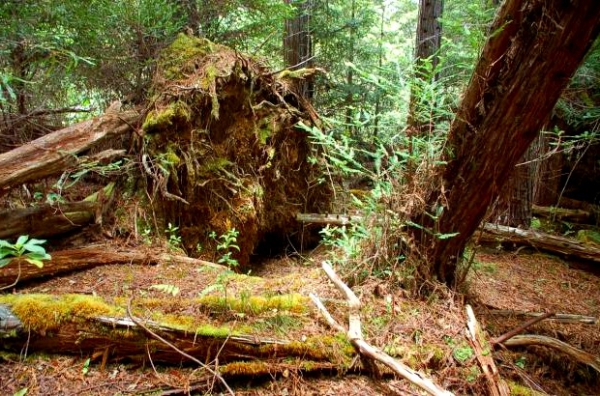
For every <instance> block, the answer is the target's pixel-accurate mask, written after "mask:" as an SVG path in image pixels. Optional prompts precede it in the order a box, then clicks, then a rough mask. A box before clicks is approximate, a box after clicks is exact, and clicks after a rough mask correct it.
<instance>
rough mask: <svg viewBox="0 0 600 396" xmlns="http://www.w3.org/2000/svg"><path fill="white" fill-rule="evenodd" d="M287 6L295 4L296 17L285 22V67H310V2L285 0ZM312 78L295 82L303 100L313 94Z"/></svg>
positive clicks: (311, 64) (309, 0)
mask: <svg viewBox="0 0 600 396" xmlns="http://www.w3.org/2000/svg"><path fill="white" fill-rule="evenodd" d="M285 2H286V3H287V4H290V3H292V4H296V6H297V9H296V16H295V17H294V18H292V19H288V20H286V21H285V37H284V39H283V51H284V55H283V58H284V62H285V65H286V66H288V67H289V68H290V69H301V68H307V67H312V66H313V63H314V62H312V56H313V48H312V38H311V35H310V16H311V12H312V10H311V7H312V1H311V0H303V1H293V0H285ZM312 78H313V77H309V78H308V79H305V80H302V81H300V80H299V81H298V82H297V85H298V86H297V87H296V88H297V90H298V93H299V94H300V95H302V96H303V97H305V98H311V97H312V93H313V90H314V89H313V85H314V82H313V80H312Z"/></svg>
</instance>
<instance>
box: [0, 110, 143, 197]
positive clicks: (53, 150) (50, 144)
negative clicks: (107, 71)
mask: <svg viewBox="0 0 600 396" xmlns="http://www.w3.org/2000/svg"><path fill="white" fill-rule="evenodd" d="M139 117H140V115H139V113H137V112H136V111H125V112H122V113H107V114H104V115H102V116H100V117H97V118H94V119H91V120H88V121H83V122H80V123H78V124H75V125H71V126H69V127H67V128H64V129H61V130H59V131H56V132H52V133H50V134H48V135H45V136H42V137H41V138H39V139H36V140H34V141H32V142H29V143H27V144H24V145H22V146H20V147H18V148H16V149H14V150H11V151H8V152H6V153H3V154H0V192H1V191H2V190H3V189H8V188H10V187H13V186H16V185H19V184H22V183H27V182H30V181H35V180H39V179H42V178H44V177H48V176H51V175H53V174H56V173H60V172H62V171H63V170H64V169H65V168H67V167H70V166H74V165H76V164H77V163H78V158H77V154H79V153H81V152H83V151H85V150H88V149H90V148H92V147H95V146H96V145H98V144H99V143H101V142H102V141H104V140H106V139H107V138H110V137H115V136H118V135H120V134H123V133H125V132H128V131H130V130H131V129H132V125H133V124H135V123H136V122H137V120H138V119H139Z"/></svg>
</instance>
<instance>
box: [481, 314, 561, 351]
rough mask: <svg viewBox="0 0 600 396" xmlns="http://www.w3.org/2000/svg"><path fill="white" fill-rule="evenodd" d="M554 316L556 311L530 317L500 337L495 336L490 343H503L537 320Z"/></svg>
mask: <svg viewBox="0 0 600 396" xmlns="http://www.w3.org/2000/svg"><path fill="white" fill-rule="evenodd" d="M552 316H554V313H552V312H548V313H545V314H543V315H540V316H536V317H534V318H532V319H529V320H528V321H527V322H525V323H523V324H522V325H521V326H519V327H517V328H516V329H512V330H511V331H509V332H508V333H504V334H502V335H501V336H500V337H497V338H494V339H493V340H490V343H492V344H502V343H503V342H504V341H506V340H509V339H511V338H513V337H514V336H516V335H517V334H519V333H521V332H522V331H523V330H525V329H526V328H528V327H529V326H533V325H534V324H536V323H537V322H541V321H542V320H544V319H547V318H550V317H552Z"/></svg>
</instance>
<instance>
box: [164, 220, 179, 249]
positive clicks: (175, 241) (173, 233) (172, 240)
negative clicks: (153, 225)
mask: <svg viewBox="0 0 600 396" xmlns="http://www.w3.org/2000/svg"><path fill="white" fill-rule="evenodd" d="M165 233H166V234H167V235H168V237H169V239H168V240H167V243H168V244H169V248H170V249H171V250H181V236H180V235H179V227H176V226H174V225H173V224H171V223H169V224H168V226H167V229H166V230H165Z"/></svg>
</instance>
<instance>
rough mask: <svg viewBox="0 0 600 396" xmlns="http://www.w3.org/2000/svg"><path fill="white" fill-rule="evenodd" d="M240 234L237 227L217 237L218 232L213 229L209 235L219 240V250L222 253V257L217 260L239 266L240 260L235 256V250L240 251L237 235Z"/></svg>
mask: <svg viewBox="0 0 600 396" xmlns="http://www.w3.org/2000/svg"><path fill="white" fill-rule="evenodd" d="M239 234H240V232H239V231H238V230H236V229H235V228H232V229H230V230H229V231H227V232H226V233H225V234H223V235H221V236H219V237H218V238H217V234H216V233H215V232H214V231H212V232H211V233H210V234H209V236H210V237H211V238H212V239H214V240H215V242H217V252H219V253H221V257H219V259H218V260H217V263H219V264H225V265H227V266H228V267H237V266H238V265H239V263H238V261H237V260H236V259H235V258H233V257H232V256H233V253H234V250H237V251H238V252H239V251H240V247H239V246H238V245H237V237H238V235H239Z"/></svg>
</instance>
